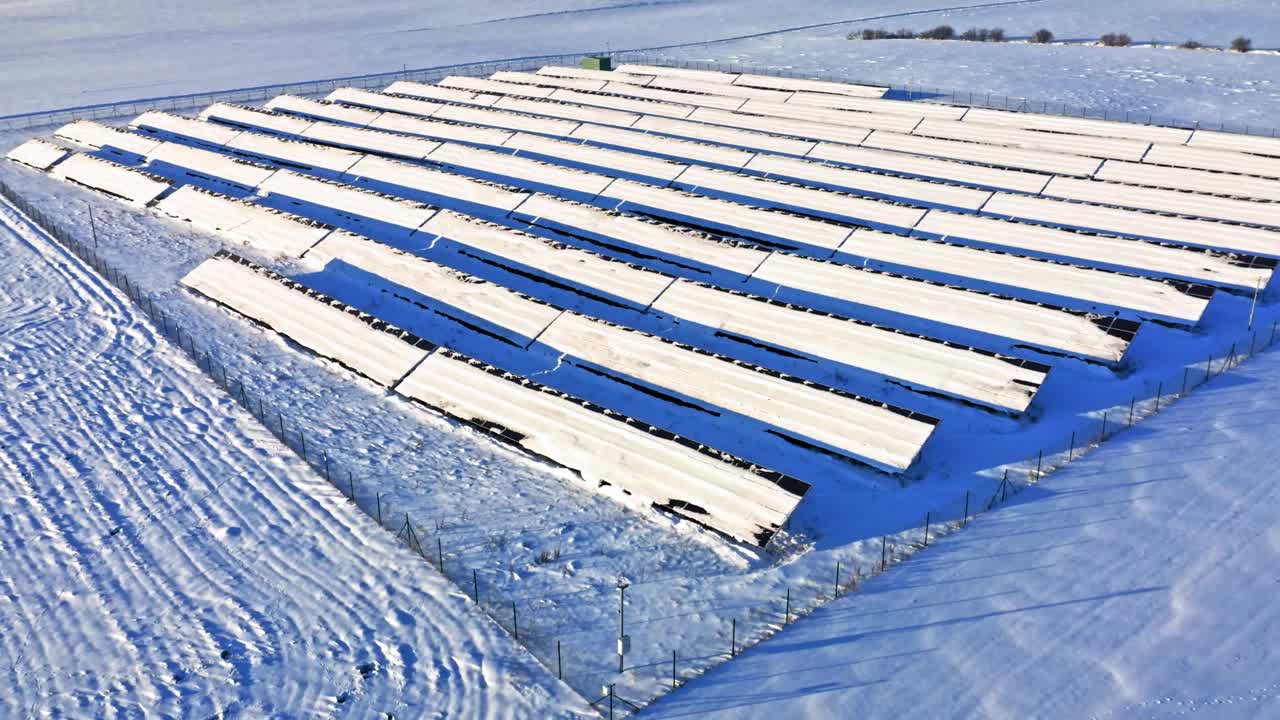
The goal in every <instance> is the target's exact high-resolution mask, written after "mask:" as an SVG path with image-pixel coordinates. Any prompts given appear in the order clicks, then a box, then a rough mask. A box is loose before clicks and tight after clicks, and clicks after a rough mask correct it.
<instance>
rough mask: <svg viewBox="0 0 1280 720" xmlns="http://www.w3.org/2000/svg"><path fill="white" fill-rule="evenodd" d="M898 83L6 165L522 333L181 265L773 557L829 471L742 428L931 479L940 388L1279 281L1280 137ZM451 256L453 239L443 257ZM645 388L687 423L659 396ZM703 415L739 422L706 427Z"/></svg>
mask: <svg viewBox="0 0 1280 720" xmlns="http://www.w3.org/2000/svg"><path fill="white" fill-rule="evenodd" d="M884 92H885V89H884V88H877V87H870V86H861V85H849V84H842V83H835V82H829V81H816V80H801V79H792V78H776V77H768V76H757V75H750V74H737V73H721V72H711V71H705V72H704V71H693V70H684V69H679V68H666V67H658V66H631V65H624V66H621V67H620V68H618V69H617V70H615V71H598V70H586V69H580V68H564V67H545V68H542V69H541V70H539V71H538V72H536V73H514V72H498V73H494V74H493V75H492V76H491V77H489V78H467V77H449V78H445V79H444V80H442V81H441V82H440V83H439V84H437V85H425V84H420V83H412V82H396V83H394V84H392V85H391V86H389V87H388V88H387V89H386V90H384V91H383V92H371V91H368V90H361V89H354V88H343V89H339V90H336V91H334V92H333V93H331V94H330V95H329V96H328V97H326V98H325V99H322V100H317V99H311V98H302V97H294V96H280V97H277V98H274V99H272V100H270V101H269V102H267V103H266V104H265V106H264V107H263V108H251V107H242V106H236V105H230V104H226V103H217V104H215V105H213V106H211V107H209V108H207V109H206V110H204V111H203V112H202V113H201V114H200V116H199V117H198V118H188V117H180V116H177V115H170V114H167V113H162V112H147V113H144V114H142V115H140V116H138V117H137V118H136V119H135V120H134V121H133V122H132V123H131V124H130V127H129V128H127V129H121V128H112V127H107V126H103V125H100V124H98V123H94V122H87V121H77V122H73V123H70V124H68V125H66V126H64V127H62V128H60V129H59V130H58V131H57V132H56V133H55V137H54V142H48V141H44V140H32V141H30V142H28V143H26V144H24V145H22V146H21V147H19V148H16V149H14V150H13V151H11V152H10V153H9V155H8V157H9V158H11V159H13V160H15V161H17V162H20V163H23V164H25V165H29V166H31V167H34V168H36V169H39V170H45V171H49V172H51V173H52V174H53V175H55V176H56V177H59V178H63V179H66V180H68V181H70V182H74V183H77V184H80V185H83V186H85V187H88V188H91V189H94V190H97V191H100V192H104V193H107V194H109V195H112V196H115V197H117V198H120V199H121V200H124V201H126V202H129V203H131V204H134V205H138V206H152V207H154V208H155V209H156V210H157V211H159V212H161V213H163V214H165V215H167V216H169V217H171V218H175V219H178V220H181V221H186V222H190V223H191V224H192V225H193V226H195V227H198V228H200V229H202V230H205V231H208V232H212V233H215V234H217V235H219V236H220V237H221V238H223V240H224V242H225V243H226V244H227V246H228V247H231V248H234V249H235V252H236V253H246V254H251V255H256V256H259V257H271V256H280V255H283V256H292V257H297V256H304V255H305V256H306V257H308V258H310V259H312V260H313V261H316V262H321V263H324V264H325V265H326V267H333V268H335V270H336V271H342V268H350V269H354V270H356V271H358V272H361V273H364V274H365V275H366V276H368V277H373V278H377V279H378V281H379V282H382V283H385V287H387V288H390V289H391V291H392V294H393V295H394V296H395V297H398V298H400V299H401V300H403V301H404V302H403V303H401V304H400V305H398V306H396V307H397V310H396V312H398V313H404V312H411V313H424V314H428V315H430V316H432V317H436V318H440V319H442V320H443V321H445V322H447V323H451V324H452V326H455V327H457V328H462V330H461V332H464V333H475V334H477V337H481V336H482V337H483V338H485V339H486V342H487V341H492V342H495V343H498V344H500V345H501V346H502V347H504V348H506V349H505V350H503V351H502V353H498V354H495V355H494V356H493V357H479V358H477V357H469V356H467V355H464V354H461V353H459V352H458V351H457V350H456V349H451V348H446V347H442V346H440V345H439V344H438V343H436V342H433V341H429V340H426V339H423V338H419V337H417V336H414V335H412V334H410V333H408V332H406V331H404V330H400V329H399V328H396V327H394V326H392V325H389V324H388V323H387V318H383V317H377V311H375V312H374V314H373V315H370V314H366V313H363V312H361V311H359V310H357V309H355V308H352V307H349V306H346V305H344V304H343V303H341V302H338V301H337V300H334V299H332V298H328V297H326V296H324V295H322V294H320V293H318V292H317V291H316V290H315V289H313V288H309V287H306V286H304V285H302V284H300V283H299V282H297V281H294V280H290V279H288V278H285V277H282V276H280V275H277V274H275V273H273V272H271V271H270V270H267V269H265V268H263V267H259V266H257V265H255V264H253V263H252V262H250V261H248V260H245V259H244V258H242V257H240V256H239V255H236V254H232V253H228V252H223V253H220V254H219V255H218V256H217V257H215V258H213V259H210V260H208V261H207V262H205V263H204V264H202V265H200V266H199V267H198V268H196V269H195V270H194V271H192V272H191V274H189V275H188V276H187V277H186V278H185V279H184V281H183V282H184V284H185V285H186V286H188V287H189V288H191V289H192V290H194V291H197V292H199V293H200V294H202V295H204V296H206V297H208V298H211V299H213V300H215V301H216V302H218V303H221V304H222V305H224V306H226V307H228V308H231V309H233V310H235V311H236V312H238V313H240V314H241V315H244V316H246V317H248V318H250V319H253V320H255V321H257V322H259V323H262V324H263V325H266V326H267V327H270V328H273V329H274V330H275V331H276V332H278V333H280V334H281V335H284V336H287V337H289V338H290V339H291V340H293V341H294V342H296V343H297V344H298V345H301V346H303V347H305V348H307V349H309V350H311V351H312V352H314V353H316V354H317V355H319V356H322V357H325V358H329V359H331V360H333V361H335V362H338V363H339V364H341V365H343V366H345V367H347V368H349V369H351V370H353V371H355V372H357V373H359V374H361V375H363V376H365V377H367V378H369V379H370V380H371V381H373V382H375V383H377V384H379V385H382V386H384V387H387V388H390V389H393V390H394V391H395V392H398V393H399V394H401V395H403V396H405V397H407V398H411V399H413V400H415V401H417V402H420V403H422V404H424V405H426V406H429V407H431V408H433V409H435V410H437V411H439V412H441V413H444V414H447V415H449V416H451V417H454V418H457V419H459V420H462V421H464V422H466V423H468V424H470V425H472V426H474V427H477V428H479V429H481V430H483V431H485V432H487V433H491V434H492V435H494V436H495V437H497V438H499V439H501V440H503V441H505V442H509V443H511V444H513V445H515V446H518V447H520V448H521V449H523V450H524V451H526V452H529V453H531V454H534V455H536V456H538V457H541V458H544V459H547V460H550V461H552V462H554V463H557V464H560V465H564V466H566V467H569V468H572V469H574V470H576V471H578V472H579V473H580V474H582V475H583V476H584V477H587V478H588V479H594V480H598V481H599V482H600V483H601V484H606V485H612V486H617V487H618V488H621V489H623V490H625V491H626V492H628V493H631V494H633V495H637V496H639V497H642V498H646V499H648V500H649V501H651V502H652V503H653V504H654V505H655V506H657V507H660V508H663V509H666V510H668V511H671V512H674V513H677V514H680V515H683V516H684V517H687V518H689V519H691V520H694V521H696V522H699V523H702V524H704V525H706V526H708V527H711V528H714V529H716V530H718V531H720V532H723V533H725V534H727V535H729V536H731V537H734V538H736V539H738V540H740V541H743V542H751V543H759V544H765V543H767V542H768V540H769V538H770V537H771V536H772V535H773V534H774V533H775V532H776V531H777V530H778V529H779V528H780V527H781V526H782V525H783V523H785V521H786V518H787V517H788V516H789V514H790V513H791V512H792V511H793V510H794V509H795V507H796V506H797V504H798V503H799V502H800V499H801V498H802V497H803V495H804V494H805V492H806V491H807V490H808V488H809V487H810V485H811V484H814V483H818V482H822V481H823V478H821V477H803V476H799V477H793V476H792V475H789V474H786V473H783V472H780V471H778V470H777V469H775V468H773V467H772V464H773V462H774V460H775V458H772V457H769V456H768V455H767V453H765V451H763V450H762V451H759V452H760V455H759V456H753V457H739V456H738V455H736V454H735V453H734V452H729V451H726V449H725V448H724V447H719V446H717V444H718V443H720V442H722V441H723V438H725V437H726V434H728V435H730V436H734V435H744V434H750V433H765V434H766V435H768V436H770V437H774V438H781V439H783V440H785V442H786V443H787V444H788V445H789V446H790V447H794V448H799V450H797V452H802V453H803V452H814V453H820V454H821V455H822V456H823V457H824V458H838V459H840V460H843V461H849V462H854V463H858V464H861V465H865V466H870V467H872V468H875V469H877V470H880V471H883V472H887V473H894V474H897V473H903V472H905V471H907V470H909V469H910V468H911V467H912V465H913V463H915V462H916V460H917V458H918V457H919V456H920V454H921V451H922V449H923V448H924V447H925V445H926V444H927V442H928V440H929V438H930V436H931V434H932V433H933V430H934V427H935V426H936V425H937V423H938V422H939V420H938V419H936V418H935V417H932V416H931V415H930V414H928V413H925V412H921V411H920V410H919V409H918V408H913V407H912V406H913V405H916V404H917V403H916V402H915V401H912V400H911V398H912V397H916V398H919V399H920V400H919V403H918V406H919V407H927V408H931V409H932V412H934V413H936V412H937V408H938V407H939V404H938V403H939V402H942V403H943V404H944V405H945V403H946V402H948V401H951V402H954V403H955V408H956V412H969V411H970V410H968V409H965V408H966V407H970V406H976V407H979V408H983V409H986V410H989V411H993V412H999V413H1007V414H1010V415H1022V414H1023V413H1026V412H1027V411H1028V410H1029V409H1030V408H1031V407H1032V406H1033V404H1034V403H1036V397H1037V392H1038V389H1039V388H1040V386H1041V385H1042V384H1043V383H1044V382H1045V381H1046V378H1047V377H1048V376H1049V375H1050V373H1051V372H1052V368H1053V366H1054V365H1055V364H1057V363H1061V362H1082V361H1083V362H1087V363H1091V364H1100V365H1103V366H1108V367H1113V368H1114V367H1118V366H1119V364H1120V363H1121V362H1122V361H1123V360H1124V359H1125V357H1126V350H1127V349H1128V346H1129V344H1130V342H1131V341H1132V340H1133V338H1134V337H1135V336H1136V334H1137V333H1138V332H1139V331H1140V329H1141V327H1142V324H1143V322H1144V321H1147V320H1155V321H1159V322H1160V323H1162V324H1165V325H1169V326H1172V327H1180V328H1185V329H1190V328H1194V327H1195V326H1196V325H1197V324H1198V323H1199V322H1200V319H1201V318H1202V317H1203V315H1204V313H1205V311H1206V308H1207V306H1208V304H1209V302H1210V300H1211V298H1212V296H1213V294H1214V292H1215V290H1218V291H1222V290H1225V291H1228V292H1249V291H1257V290H1259V289H1261V288H1262V287H1264V286H1266V285H1267V284H1268V283H1269V282H1270V279H1271V276H1272V273H1273V270H1274V267H1275V264H1276V259H1277V258H1280V212H1276V208H1277V205H1276V204H1275V203H1276V201H1277V200H1280V142H1277V141H1273V140H1269V139H1265V138H1249V137H1241V136H1234V135H1230V134H1223V133H1210V132H1201V131H1193V130H1188V129H1180V128H1166V127H1158V126H1148V125H1135V124H1127V123H1116V122H1104V121H1100V120H1094V119H1084V118H1062V117H1055V116H1047V115H1036V114H1031V113H1021V112H1009V111H1001V110H988V109H976V108H975V109H971V108H964V107H956V106H949V105H936V104H929V103H918V102H903V101H898V100H891V99H885V98H884V97H883V95H884ZM437 245H441V246H442V247H448V248H452V249H453V250H454V254H452V255H447V256H437V255H435V254H432V253H429V252H424V249H431V248H435V247H436V246H437ZM449 258H456V259H457V260H456V263H461V265H460V266H457V267H451V266H450V265H452V264H455V261H454V260H450V259H449ZM468 263H470V264H471V265H470V266H469V267H472V268H482V269H484V272H485V274H486V275H485V278H484V279H481V278H480V277H477V276H475V275H474V274H471V272H470V271H469V270H467V269H466V267H463V266H467V264H468ZM490 271H493V272H492V274H490ZM538 353H544V354H546V353H550V354H553V355H555V356H557V357H558V358H560V360H562V361H564V362H566V363H568V364H569V365H571V366H573V367H577V368H581V369H582V370H583V371H584V372H587V373H590V374H591V375H592V376H594V377H600V378H604V379H606V380H608V381H609V382H610V383H611V384H610V385H608V387H610V388H613V389H612V390H610V393H609V394H608V395H607V396H605V397H604V399H603V400H602V399H601V398H600V397H594V396H593V398H592V401H590V402H589V401H587V400H585V399H583V398H580V397H577V396H575V395H573V394H572V393H566V392H563V391H562V390H560V389H556V388H553V387H551V386H549V385H546V384H543V382H542V378H535V377H533V375H537V374H538V373H529V371H527V370H524V369H522V368H527V367H530V364H529V363H528V362H525V361H523V360H520V358H525V357H530V358H532V357H535V356H537V354H538ZM797 363H799V364H797ZM504 364H505V366H504ZM557 367H559V364H557ZM797 367H801V368H810V369H811V371H812V374H813V377H819V376H820V377H843V376H844V375H845V374H851V375H850V376H851V377H853V378H854V380H855V381H854V382H853V383H852V385H850V388H852V387H858V388H862V389H863V391H862V392H859V393H855V392H851V391H850V389H849V388H839V387H830V386H828V385H824V384H823V383H821V382H818V381H816V380H814V379H813V378H808V379H806V378H804V377H798V376H795V375H793V374H788V372H794V371H795V369H796V368H797ZM521 372H524V373H526V374H525V375H523V376H522V375H521ZM806 372H809V370H806ZM867 388H871V389H872V391H870V392H868V391H866V389H867ZM904 389H905V390H906V391H908V392H907V394H906V395H903V394H902V391H903V390H904ZM903 398H906V400H904V399H903ZM940 398H941V399H942V400H939V399H940ZM926 399H927V401H926ZM645 403H649V404H653V403H657V404H658V405H659V406H661V407H663V408H665V409H664V410H663V411H662V412H656V411H655V412H652V413H650V414H649V415H647V416H646V417H645V418H644V419H640V418H638V417H633V416H632V415H631V414H629V412H631V410H632V409H633V408H636V407H644V406H645V405H644V404H645ZM680 413H686V414H687V413H700V414H699V415H697V417H700V418H705V419H706V422H705V424H704V425H705V427H706V436H705V437H683V436H681V435H680V434H679V433H677V432H675V428H678V427H688V426H687V425H681V424H680V422H679V421H677V420H672V419H670V418H672V417H675V416H678V415H679V414H680ZM642 414H643V413H642ZM941 417H942V422H946V419H947V414H946V413H943V414H942V415H941ZM694 434H696V433H694ZM734 442H737V444H733V443H730V444H731V445H732V446H733V447H736V448H752V447H754V446H755V444H754V443H752V442H751V441H749V440H744V441H742V442H738V441H736V440H735V441H734ZM759 447H761V448H767V447H770V446H769V445H768V444H767V443H761V444H759ZM739 452H742V451H741V450H739ZM752 452H754V451H751V450H748V451H746V452H745V455H751V454H752ZM800 466H801V467H803V466H804V465H803V463H801V464H800ZM814 467H818V466H817V465H814ZM802 474H803V473H802Z"/></svg>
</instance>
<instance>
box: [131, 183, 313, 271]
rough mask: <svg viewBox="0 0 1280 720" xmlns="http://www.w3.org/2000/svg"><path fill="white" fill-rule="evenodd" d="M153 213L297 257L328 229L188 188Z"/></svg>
mask: <svg viewBox="0 0 1280 720" xmlns="http://www.w3.org/2000/svg"><path fill="white" fill-rule="evenodd" d="M156 210H158V211H160V212H162V213H164V214H165V215H168V216H169V217H172V218H176V219H178V220H185V221H187V222H189V223H191V225H192V226H193V227H196V228H199V229H201V230H205V231H208V232H212V233H216V234H218V235H220V236H222V237H225V238H227V239H229V240H234V241H236V242H238V243H241V244H244V245H248V246H250V247H252V248H254V249H255V250H257V251H258V252H261V253H266V254H269V255H290V256H293V257H297V256H298V255H301V254H302V253H304V252H306V251H307V249H309V248H310V247H311V246H313V245H315V244H316V243H317V242H320V239H321V238H323V237H324V236H325V235H328V234H329V232H330V230H331V228H330V227H329V226H327V225H323V224H321V223H317V222H313V221H310V220H306V219H304V218H301V217H298V216H296V215H290V214H288V213H282V212H279V211H277V210H272V209H271V208H267V207H263V206H262V205H255V204H253V203H251V202H248V201H246V200H236V199H233V198H229V197H227V196H225V195H219V194H217V193H212V192H208V191H206V190H201V189H200V188H197V187H193V186H191V185H187V186H184V187H181V188H178V190H177V191H176V192H174V193H173V194H171V195H169V196H167V197H165V198H164V199H163V200H161V201H160V202H159V203H158V204H156Z"/></svg>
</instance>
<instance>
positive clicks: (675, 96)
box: [602, 81, 746, 117]
mask: <svg viewBox="0 0 1280 720" xmlns="http://www.w3.org/2000/svg"><path fill="white" fill-rule="evenodd" d="M655 82H656V81H655ZM602 92H606V93H610V94H613V95H623V96H625V97H633V98H644V99H646V100H655V101H658V102H663V103H672V104H674V105H677V106H690V105H695V106H697V107H713V108H719V109H721V110H737V109H738V107H739V106H741V105H742V103H744V102H746V99H745V98H740V97H724V96H722V95H700V94H695V93H687V92H677V91H675V90H662V89H659V88H655V87H652V84H650V85H632V84H630V83H620V82H613V83H609V84H608V85H606V86H605V88H604V90H603V91H602ZM678 117H684V116H683V115H681V116H678Z"/></svg>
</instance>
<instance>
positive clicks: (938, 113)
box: [787, 92, 969, 120]
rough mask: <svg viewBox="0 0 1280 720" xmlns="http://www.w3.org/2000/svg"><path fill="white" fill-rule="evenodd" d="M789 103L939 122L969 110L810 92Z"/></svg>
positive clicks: (800, 93)
mask: <svg viewBox="0 0 1280 720" xmlns="http://www.w3.org/2000/svg"><path fill="white" fill-rule="evenodd" d="M787 102H788V103H790V104H792V105H812V106H813V107H823V108H834V109H836V110H856V111H858V112H864V113H881V114H885V115H906V116H908V117H912V118H917V119H918V118H922V117H924V118H936V119H939V120H959V119H960V118H962V117H965V112H966V111H968V109H969V108H964V107H958V106H956V105H935V104H933V103H921V102H906V101H903V100H881V99H879V98H864V97H842V96H839V95H829V94H827V93H808V92H798V93H796V94H795V95H794V96H793V97H792V98H791V99H790V100H788V101H787Z"/></svg>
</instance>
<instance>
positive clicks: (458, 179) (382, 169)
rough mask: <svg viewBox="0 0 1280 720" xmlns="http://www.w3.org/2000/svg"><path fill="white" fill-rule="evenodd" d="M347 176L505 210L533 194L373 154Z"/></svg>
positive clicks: (354, 181) (350, 179)
mask: <svg viewBox="0 0 1280 720" xmlns="http://www.w3.org/2000/svg"><path fill="white" fill-rule="evenodd" d="M344 179H345V181H346V182H349V183H351V184H353V185H367V184H368V182H367V181H368V180H374V181H377V182H380V183H387V184H389V185H395V186H397V187H401V188H406V189H409V190H417V191H419V192H422V193H427V194H430V195H438V196H441V197H447V198H451V199H454V200H459V201H462V202H468V203H473V204H476V205H481V206H484V207H491V208H499V209H501V210H502V211H504V212H510V211H512V210H514V209H516V208H517V207H519V205H520V203H522V202H524V201H525V199H527V198H528V197H529V195H530V194H529V193H527V192H521V191H519V190H514V189H511V188H507V187H504V186H502V185H497V184H495V183H491V182H485V181H482V180H475V179H472V178H468V177H463V176H461V175H456V174H454V173H451V172H445V171H442V170H435V169H431V168H427V167H423V166H421V165H410V164H409V163H403V162H399V161H397V160H391V159H388V158H380V157H373V156H367V157H365V158H364V159H362V160H361V161H360V162H358V163H356V164H355V165H353V166H351V170H349V171H348V172H347V173H346V175H345V176H344Z"/></svg>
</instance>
